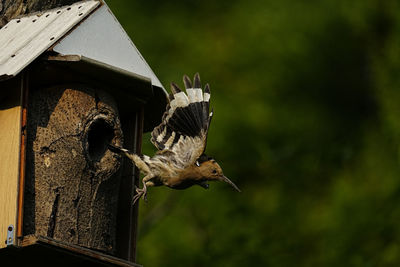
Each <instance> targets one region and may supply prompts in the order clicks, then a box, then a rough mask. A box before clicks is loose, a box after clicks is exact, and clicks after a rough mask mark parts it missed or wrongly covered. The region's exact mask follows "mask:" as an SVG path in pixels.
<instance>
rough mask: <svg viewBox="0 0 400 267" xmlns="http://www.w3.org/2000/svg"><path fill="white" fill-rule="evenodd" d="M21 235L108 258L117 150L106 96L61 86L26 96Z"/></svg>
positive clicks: (113, 112) (118, 139)
mask: <svg viewBox="0 0 400 267" xmlns="http://www.w3.org/2000/svg"><path fill="white" fill-rule="evenodd" d="M28 110H29V111H28V129H27V130H28V141H27V152H26V153H27V155H26V157H27V169H26V175H27V178H26V186H25V188H26V189H25V190H26V194H25V207H24V235H28V234H36V235H42V236H48V237H51V238H54V239H56V240H60V241H64V242H67V243H70V244H75V245H80V246H83V247H88V248H91V249H96V250H101V251H104V252H107V253H111V254H113V253H115V247H116V245H115V236H116V233H115V231H116V230H115V229H116V216H117V214H116V211H117V206H118V205H117V204H118V203H117V202H118V190H119V184H120V172H119V168H120V164H121V158H120V156H119V155H116V154H114V153H112V152H111V151H109V150H108V148H107V144H108V143H111V142H112V143H113V144H116V145H122V131H121V126H120V121H119V115H118V109H117V106H116V103H115V102H114V100H113V98H112V97H111V96H109V95H107V94H106V93H104V92H102V91H100V90H95V89H90V88H87V87H85V86H82V85H63V86H57V87H53V88H47V89H41V90H38V91H34V92H32V94H31V97H30V100H29V107H28Z"/></svg>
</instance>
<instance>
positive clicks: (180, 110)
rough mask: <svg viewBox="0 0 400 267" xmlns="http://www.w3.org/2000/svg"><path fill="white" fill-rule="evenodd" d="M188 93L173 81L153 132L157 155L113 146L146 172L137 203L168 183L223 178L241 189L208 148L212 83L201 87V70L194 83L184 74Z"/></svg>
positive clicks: (182, 186) (204, 183)
mask: <svg viewBox="0 0 400 267" xmlns="http://www.w3.org/2000/svg"><path fill="white" fill-rule="evenodd" d="M183 82H184V85H185V89H186V94H185V92H183V91H182V90H181V89H180V88H179V87H178V86H177V85H176V84H175V83H171V91H172V94H170V95H169V103H168V104H167V108H166V111H165V113H164V114H163V117H162V122H161V124H160V125H158V126H157V127H155V128H154V130H153V131H152V133H151V142H152V143H153V144H154V146H155V147H156V148H157V149H158V151H157V152H156V154H155V155H154V156H153V157H149V156H146V155H137V154H134V153H132V152H130V151H128V150H127V149H124V148H119V147H115V146H113V145H110V146H109V149H110V150H111V151H113V152H116V153H120V154H122V155H125V156H126V157H128V158H129V159H130V160H131V161H132V162H133V163H134V164H135V165H136V166H137V167H138V168H139V170H140V171H141V172H142V173H143V174H144V177H143V179H142V183H143V188H137V189H136V194H135V196H134V197H133V200H132V202H133V203H132V204H133V205H134V204H135V203H136V201H137V200H138V199H140V197H143V198H144V199H146V195H147V188H148V187H151V186H161V185H165V186H168V187H170V188H173V189H186V188H188V187H191V186H193V185H199V186H201V187H203V188H205V189H208V188H209V185H208V183H207V182H208V181H223V182H226V183H228V184H230V185H231V186H232V187H233V188H234V189H236V190H237V191H239V192H240V190H239V188H238V187H237V186H236V185H235V184H234V183H233V182H232V181H231V180H229V179H228V178H227V177H226V176H225V175H224V174H223V172H222V169H221V167H220V166H219V164H218V163H217V162H216V161H215V160H214V159H213V158H212V157H209V156H207V155H206V154H205V153H204V152H205V149H206V143H207V134H208V129H209V127H210V122H211V118H212V116H213V112H211V113H209V106H210V97H211V93H210V86H209V85H208V84H207V85H206V86H205V87H204V92H203V90H202V87H201V82H200V76H199V74H198V73H197V74H196V75H195V76H194V79H193V85H192V82H191V80H190V79H189V77H188V76H187V75H185V76H183Z"/></svg>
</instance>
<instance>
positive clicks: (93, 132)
mask: <svg viewBox="0 0 400 267" xmlns="http://www.w3.org/2000/svg"><path fill="white" fill-rule="evenodd" d="M86 134H87V138H85V139H86V140H87V142H86V144H87V146H88V148H87V153H88V156H89V159H90V160H91V161H94V162H96V161H99V160H100V159H101V158H102V157H103V155H104V153H105V152H106V151H107V145H108V144H110V143H111V141H112V140H113V138H114V137H115V134H114V127H113V126H112V125H111V124H110V123H109V122H107V121H106V120H105V118H103V117H99V118H96V119H94V120H93V121H92V122H91V124H90V126H89V129H88V131H87V133H86Z"/></svg>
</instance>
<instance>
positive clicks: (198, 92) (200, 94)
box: [194, 89, 203, 102]
mask: <svg viewBox="0 0 400 267" xmlns="http://www.w3.org/2000/svg"><path fill="white" fill-rule="evenodd" d="M194 90H195V92H196V99H197V102H202V101H203V90H201V89H194Z"/></svg>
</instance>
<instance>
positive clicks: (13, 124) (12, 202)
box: [0, 78, 21, 248]
mask: <svg viewBox="0 0 400 267" xmlns="http://www.w3.org/2000/svg"><path fill="white" fill-rule="evenodd" d="M9 85H10V86H9V87H8V86H7V85H4V88H1V89H3V91H4V92H5V93H6V94H5V95H2V97H1V99H0V126H1V127H0V151H1V153H0V188H1V194H0V203H2V205H1V207H0V214H1V217H0V248H3V247H5V246H6V242H5V241H6V240H7V229H8V227H9V226H10V225H12V226H13V228H14V229H15V226H16V222H17V201H16V199H17V194H18V178H19V152H20V138H21V93H20V90H11V89H12V88H15V87H16V88H20V87H21V78H19V79H14V80H13V81H10V84H9ZM14 232H15V230H14ZM12 238H13V239H15V234H14V235H13V236H12ZM8 241H11V240H8ZM11 243H14V242H11Z"/></svg>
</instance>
